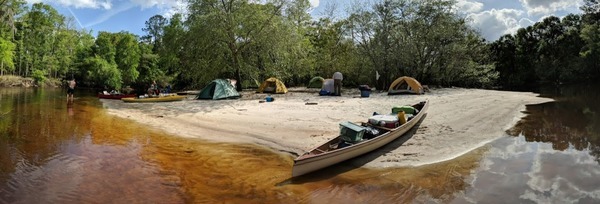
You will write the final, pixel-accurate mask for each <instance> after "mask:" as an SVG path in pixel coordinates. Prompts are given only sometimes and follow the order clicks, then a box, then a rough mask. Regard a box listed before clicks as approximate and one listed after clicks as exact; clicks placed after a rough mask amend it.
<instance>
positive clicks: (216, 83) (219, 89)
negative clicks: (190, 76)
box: [196, 79, 241, 100]
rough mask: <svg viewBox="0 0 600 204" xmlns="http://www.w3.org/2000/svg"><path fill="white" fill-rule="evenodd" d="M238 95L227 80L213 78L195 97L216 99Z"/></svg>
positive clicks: (237, 96)
mask: <svg viewBox="0 0 600 204" xmlns="http://www.w3.org/2000/svg"><path fill="white" fill-rule="evenodd" d="M240 96H241V95H240V93H238V92H237V91H236V90H235V87H233V85H231V82H230V81H229V80H227V79H215V80H213V81H212V82H210V84H208V85H206V86H205V87H204V88H203V89H202V90H201V91H200V93H198V96H197V97H196V99H208V100H211V99H212V100H218V99H231V98H239V97H240Z"/></svg>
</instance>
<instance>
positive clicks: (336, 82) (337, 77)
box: [333, 72, 344, 96]
mask: <svg viewBox="0 0 600 204" xmlns="http://www.w3.org/2000/svg"><path fill="white" fill-rule="evenodd" d="M342 80H344V76H343V75H342V73H341V72H335V73H333V89H334V95H336V96H341V95H342Z"/></svg>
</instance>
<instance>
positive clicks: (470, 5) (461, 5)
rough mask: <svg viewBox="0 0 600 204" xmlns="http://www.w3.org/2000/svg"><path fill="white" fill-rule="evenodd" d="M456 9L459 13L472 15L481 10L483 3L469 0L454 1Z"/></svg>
mask: <svg viewBox="0 0 600 204" xmlns="http://www.w3.org/2000/svg"><path fill="white" fill-rule="evenodd" d="M456 7H457V8H456V9H457V10H458V11H459V12H465V13H474V12H479V11H481V9H483V3H481V2H471V1H469V0H458V1H456Z"/></svg>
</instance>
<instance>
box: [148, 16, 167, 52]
mask: <svg viewBox="0 0 600 204" xmlns="http://www.w3.org/2000/svg"><path fill="white" fill-rule="evenodd" d="M167 23H168V22H167V19H166V18H165V17H163V16H161V15H154V16H152V17H150V19H148V21H146V27H145V28H142V31H144V32H146V33H147V35H145V36H143V37H142V38H143V39H144V40H145V41H146V42H148V43H151V44H152V45H154V47H153V51H154V52H157V51H158V50H160V49H161V46H162V39H163V36H164V29H165V26H166V25H167Z"/></svg>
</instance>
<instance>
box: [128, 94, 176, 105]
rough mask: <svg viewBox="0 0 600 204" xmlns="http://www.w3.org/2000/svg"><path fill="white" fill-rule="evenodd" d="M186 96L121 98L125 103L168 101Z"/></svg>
mask: <svg viewBox="0 0 600 204" xmlns="http://www.w3.org/2000/svg"><path fill="white" fill-rule="evenodd" d="M185 98H187V97H186V96H178V95H169V96H160V97H148V98H134V97H130V98H122V99H121V100H123V101H124V102H127V103H145V102H170V101H181V100H183V99H185Z"/></svg>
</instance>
